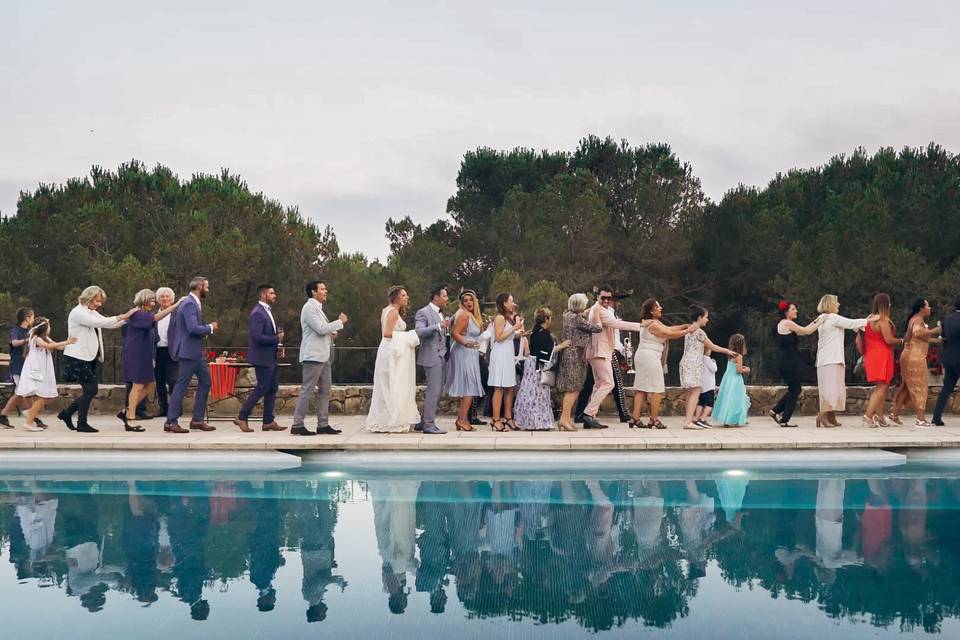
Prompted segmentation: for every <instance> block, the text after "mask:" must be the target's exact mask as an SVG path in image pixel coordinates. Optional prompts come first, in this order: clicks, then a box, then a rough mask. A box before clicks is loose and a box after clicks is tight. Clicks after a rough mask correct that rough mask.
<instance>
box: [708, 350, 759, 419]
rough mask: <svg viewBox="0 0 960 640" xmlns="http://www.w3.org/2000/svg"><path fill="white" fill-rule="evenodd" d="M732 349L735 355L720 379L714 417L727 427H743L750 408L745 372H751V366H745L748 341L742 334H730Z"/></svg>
mask: <svg viewBox="0 0 960 640" xmlns="http://www.w3.org/2000/svg"><path fill="white" fill-rule="evenodd" d="M729 347H730V350H731V351H733V352H734V354H735V355H734V357H732V358H730V359H729V360H728V361H727V370H726V371H725V372H724V374H723V380H721V381H720V391H718V392H717V400H716V402H715V403H714V410H713V417H714V418H716V420H717V422H719V423H720V424H722V425H723V426H725V427H742V426H744V425H746V424H747V411H748V410H749V409H750V397H749V396H748V395H747V385H746V384H744V382H743V374H745V373H750V367H745V366H743V356H745V355H746V354H747V341H746V339H744V337H743V335H742V334H739V333H735V334H733V335H732V336H730V344H729Z"/></svg>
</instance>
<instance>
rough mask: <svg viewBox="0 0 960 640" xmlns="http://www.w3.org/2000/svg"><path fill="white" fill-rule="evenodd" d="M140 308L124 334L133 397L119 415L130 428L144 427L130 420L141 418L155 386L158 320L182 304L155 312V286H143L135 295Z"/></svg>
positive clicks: (127, 375)
mask: <svg viewBox="0 0 960 640" xmlns="http://www.w3.org/2000/svg"><path fill="white" fill-rule="evenodd" d="M133 304H134V305H135V306H136V307H137V310H136V311H135V312H134V313H133V315H131V316H130V319H129V320H127V326H126V327H124V329H125V332H124V334H123V357H122V360H123V381H124V382H128V383H130V384H131V385H133V386H132V388H131V389H130V399H129V401H128V404H127V408H126V411H124V410H122V409H121V410H120V411H119V412H118V413H117V417H118V418H120V421H121V422H123V427H124V429H125V430H127V431H138V432H139V431H143V430H144V429H143V427H140V426H134V425H131V424H130V423H131V422H133V421H134V420H136V419H137V417H136V413H137V404H139V403H140V401H141V400H142V399H144V398H146V397H147V396H148V395H149V394H150V393H151V392H153V389H154V387H156V379H155V378H154V372H153V365H154V357H155V355H156V340H155V339H154V338H155V336H156V326H157V322H158V321H159V320H160V319H162V318H164V317H165V316H167V315H168V314H170V313H172V312H173V311H174V309H176V308H177V307H178V306H180V301H179V300H178V301H177V302H175V303H173V304H172V305H170V306H169V307H167V308H166V309H164V310H163V311H160V312H157V313H153V310H154V308H155V307H156V306H157V294H156V293H155V292H154V291H153V290H151V289H141V290H140V291H138V292H137V295H136V297H134V299H133Z"/></svg>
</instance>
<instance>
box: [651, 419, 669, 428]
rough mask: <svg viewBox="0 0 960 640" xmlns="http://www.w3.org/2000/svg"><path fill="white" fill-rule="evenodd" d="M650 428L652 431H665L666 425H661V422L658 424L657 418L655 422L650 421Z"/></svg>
mask: <svg viewBox="0 0 960 640" xmlns="http://www.w3.org/2000/svg"><path fill="white" fill-rule="evenodd" d="M650 428H652V429H666V428H667V425H665V424H663V423H662V422H660V418H657V419H656V420H651V421H650Z"/></svg>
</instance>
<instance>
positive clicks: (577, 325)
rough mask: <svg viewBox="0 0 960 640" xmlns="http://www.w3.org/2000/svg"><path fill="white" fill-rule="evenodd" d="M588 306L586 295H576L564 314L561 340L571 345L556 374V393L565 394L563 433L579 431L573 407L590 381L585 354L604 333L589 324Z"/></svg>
mask: <svg viewBox="0 0 960 640" xmlns="http://www.w3.org/2000/svg"><path fill="white" fill-rule="evenodd" d="M589 302H590V300H589V299H588V298H587V296H586V294H583V293H575V294H573V295H572V296H570V298H569V299H567V310H566V311H564V312H563V327H562V329H561V331H560V340H561V342H567V341H569V343H570V347H569V348H567V349H564V350H563V352H562V353H561V354H560V371H559V372H558V373H557V391H559V392H560V393H562V394H563V399H562V401H561V409H560V420H559V422H558V423H557V424H558V426H559V427H560V429H561V430H562V431H576V430H577V427H576V426H574V424H573V406H574V404H575V403H576V402H577V396H578V395H579V394H580V390H581V389H582V388H583V383H584V381H585V380H586V379H587V356H586V350H587V347H588V346H589V345H590V338H591V336H592V335H593V334H594V333H600V332H601V331H602V330H603V328H602V327H601V326H600V325H599V324H590V322H588V321H587V314H586V311H587V305H588V304H589Z"/></svg>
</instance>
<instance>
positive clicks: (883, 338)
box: [863, 293, 903, 427]
mask: <svg viewBox="0 0 960 640" xmlns="http://www.w3.org/2000/svg"><path fill="white" fill-rule="evenodd" d="M870 315H876V316H880V317H879V318H878V319H877V320H874V321H872V322H868V323H867V327H866V332H865V335H864V340H863V368H864V370H865V371H866V373H867V382H872V383H873V384H875V385H876V386H875V387H874V388H873V391H872V392H871V393H870V399H869V400H868V401H867V410H866V413H864V414H863V424H864V426H867V427H886V426H887V423H886V421H884V419H883V404H884V400H885V399H886V396H887V389H889V388H890V381H891V380H893V347H894V346H895V345H903V340H902V339H900V338H898V337H897V330H896V328H895V327H894V326H893V321H891V320H890V296H888V295H887V294H885V293H878V294H877V295H875V296H874V297H873V302H872V303H871V305H870Z"/></svg>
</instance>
